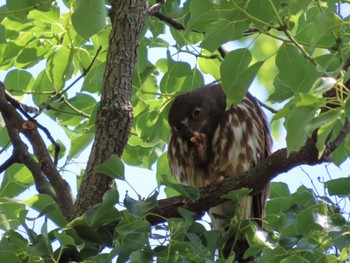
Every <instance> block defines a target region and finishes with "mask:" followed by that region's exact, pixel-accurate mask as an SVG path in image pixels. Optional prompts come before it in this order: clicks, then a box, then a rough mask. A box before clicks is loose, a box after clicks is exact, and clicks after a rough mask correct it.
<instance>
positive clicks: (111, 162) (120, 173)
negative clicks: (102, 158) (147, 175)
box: [96, 154, 125, 180]
mask: <svg viewBox="0 0 350 263" xmlns="http://www.w3.org/2000/svg"><path fill="white" fill-rule="evenodd" d="M96 172H98V173H104V174H106V175H109V176H111V177H113V178H115V179H121V180H124V179H125V177H124V164H123V162H122V161H121V160H120V158H119V157H118V155H115V154H113V155H112V156H111V157H109V158H108V160H107V161H106V162H104V163H103V164H101V165H99V166H98V167H96Z"/></svg>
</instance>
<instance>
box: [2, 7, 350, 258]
mask: <svg viewBox="0 0 350 263" xmlns="http://www.w3.org/2000/svg"><path fill="white" fill-rule="evenodd" d="M154 2H155V1H150V5H151V4H154ZM343 2H344V3H343V5H342V6H341V10H345V9H347V8H349V6H348V5H347V1H343ZM58 4H59V5H58ZM58 4H57V3H56V2H55V1H52V0H31V1H18V0H7V2H6V4H5V5H3V6H2V7H1V8H0V21H1V23H0V69H1V70H3V71H6V77H5V79H4V83H5V86H6V89H7V90H8V91H9V92H10V93H11V94H13V95H14V96H16V97H17V98H20V99H26V102H27V101H29V102H30V103H33V104H34V105H35V106H36V107H37V108H38V113H36V115H35V117H37V116H39V115H46V116H48V117H49V118H51V119H52V120H54V121H56V122H57V124H58V126H59V127H61V128H62V129H63V130H64V132H65V136H66V137H67V138H68V141H69V143H68V144H66V145H65V147H64V148H65V149H67V151H66V152H63V154H61V155H60V162H59V169H60V170H61V171H64V170H66V169H68V170H69V169H70V168H69V164H71V163H73V162H75V161H76V160H77V158H78V157H79V154H80V153H82V152H83V151H85V150H87V149H88V146H89V145H90V142H91V140H92V139H93V137H94V131H95V130H94V127H95V126H94V123H95V119H96V109H97V107H98V100H99V96H100V92H101V86H102V80H103V77H104V76H103V73H104V69H105V66H106V52H107V49H108V37H109V32H110V31H111V25H110V21H109V19H107V18H106V15H107V14H108V12H109V10H108V9H109V8H110V5H108V3H107V4H106V3H105V1H103V0H89V1H82V0H76V1H64V3H61V2H59V1H58ZM63 4H64V5H65V8H63ZM335 5H338V3H337V2H336V1H321V0H318V1H305V0H304V1H301V0H296V1H291V0H266V1H260V0H249V1H236V0H227V1H226V0H218V1H217V0H216V1H214V0H187V1H183V2H182V3H181V4H180V1H178V0H167V1H166V2H165V4H164V5H163V6H162V7H161V9H160V12H161V13H162V14H164V15H166V16H168V17H170V18H172V19H173V20H172V21H177V22H179V23H181V24H182V25H183V26H184V28H185V29H184V30H178V29H175V28H174V27H172V26H171V25H167V24H165V23H164V22H163V21H160V20H159V19H157V18H156V17H154V16H149V17H148V21H147V23H146V25H145V28H144V32H143V35H142V36H141V37H140V46H139V54H138V60H137V64H136V65H135V75H134V80H133V87H132V91H133V95H132V105H133V108H134V120H133V126H132V130H131V136H130V139H129V141H128V145H127V147H126V148H125V151H124V153H123V156H122V158H121V160H122V162H121V161H120V159H119V158H118V157H116V156H113V157H112V158H111V159H110V160H109V161H107V162H106V163H104V164H103V165H101V166H99V167H98V168H97V169H99V170H100V171H102V172H105V173H106V174H108V175H110V176H112V177H113V178H116V179H119V180H123V179H124V166H123V162H124V163H126V164H129V165H134V166H138V167H142V168H151V167H152V166H153V165H154V164H155V163H156V162H157V180H158V183H159V184H160V185H161V184H163V185H166V186H167V188H166V190H165V192H166V193H167V194H168V196H172V195H175V194H176V193H178V192H180V193H182V194H184V195H186V196H188V197H189V198H192V199H195V198H196V196H197V194H198V193H197V192H196V191H195V190H194V189H187V188H184V187H181V186H179V185H176V184H175V183H174V180H173V179H172V178H170V175H169V169H168V167H167V159H166V155H164V154H162V152H163V151H164V149H165V145H166V143H167V141H168V137H169V126H168V124H167V113H168V109H169V105H170V103H171V101H172V100H173V98H174V97H175V96H176V95H177V94H179V93H181V92H185V91H190V90H193V89H195V88H198V87H200V86H201V85H203V84H204V83H205V82H206V83H207V82H209V81H210V80H215V81H220V82H221V83H222V84H223V87H224V89H225V92H226V93H227V96H228V102H229V104H232V103H237V102H239V101H240V100H241V99H242V97H243V96H244V94H245V93H246V92H247V90H248V88H249V86H250V84H251V83H252V81H253V80H254V79H255V78H256V79H257V80H258V81H259V82H260V84H262V85H264V87H265V88H266V91H267V92H268V93H269V98H268V102H269V103H270V105H271V103H274V106H276V107H279V106H280V107H281V109H280V110H278V112H277V113H276V114H275V115H274V116H273V118H272V119H273V121H277V120H280V119H281V120H283V125H284V127H285V129H286V132H287V136H286V143H287V148H288V152H289V153H290V152H292V151H297V150H299V148H300V147H302V146H303V145H304V143H305V141H306V140H307V138H308V137H309V136H311V134H312V133H313V132H314V131H315V129H318V130H317V147H318V150H319V155H320V156H322V154H323V153H324V151H325V149H326V148H325V146H326V142H328V141H329V140H330V141H332V140H334V139H335V138H337V137H338V135H339V133H340V132H341V129H342V127H343V125H344V124H345V122H346V120H347V117H348V116H349V115H350V102H349V100H348V99H347V98H348V96H349V90H348V87H349V85H348V81H349V76H350V75H349V73H348V66H349V57H350V46H349V44H348V43H349V41H350V39H349V35H350V27H349V23H348V19H349V17H347V16H346V15H345V14H342V13H337V12H335V11H334V6H335ZM63 10H64V11H63ZM343 16H344V17H343ZM87 18H88V19H87ZM169 23H170V24H171V22H169ZM165 32H166V33H165ZM224 44H225V47H226V48H227V49H229V50H230V51H229V52H228V53H227V55H226V56H225V57H223V56H222V54H220V52H219V51H218V49H219V48H220V46H222V45H224ZM152 50H156V51H155V52H158V50H162V52H163V51H165V53H166V56H165V57H159V58H158V57H156V58H151V57H150V56H149V54H150V52H152ZM152 54H154V52H153V53H152ZM151 60H152V61H151ZM33 68H35V70H36V72H38V73H37V74H34V71H33V70H32V69H33ZM77 78H81V82H78V84H75V83H73V85H71V84H72V81H74V80H76V79H77ZM74 84H75V85H74ZM331 90H335V95H334V96H331V97H326V96H323V95H324V94H325V92H328V91H331ZM264 91H265V90H264ZM264 91H263V92H264ZM321 109H323V110H321ZM324 109H325V110H324ZM39 122H40V119H39ZM273 127H274V131H273V132H274V133H275V134H276V133H278V132H279V128H280V127H279V126H278V125H274V126H273ZM47 128H48V129H49V127H47ZM0 146H1V153H2V154H3V152H5V153H6V150H8V149H9V148H8V147H9V138H8V135H7V132H6V127H3V126H2V127H1V128H0ZM61 148H62V147H61ZM349 153H350V137H349V136H347V137H346V138H345V140H344V142H343V143H342V144H341V145H340V146H339V147H338V148H337V149H336V150H335V151H334V152H333V153H332V154H331V156H330V157H331V158H332V161H333V162H334V163H335V164H337V165H339V164H341V163H342V162H344V160H345V159H346V158H347V157H348V156H349ZM81 173H83V171H82V172H80V171H78V172H77V174H81ZM77 180H78V181H79V180H80V178H79V177H77ZM33 184H34V180H33V178H32V177H31V175H30V172H29V171H28V169H27V168H26V167H25V166H24V165H21V164H16V165H12V166H11V167H10V168H8V169H7V170H6V172H5V173H4V175H3V179H2V184H1V189H0V200H1V201H0V210H1V212H2V217H1V219H2V220H1V222H0V227H1V228H2V229H3V231H4V232H3V237H2V239H1V241H0V256H1V258H2V259H3V258H4V259H3V260H4V261H5V260H6V259H8V260H10V259H11V262H39V261H42V262H57V261H58V259H60V258H63V257H64V256H65V253H66V252H67V251H68V250H69V249H72V248H75V249H76V250H77V251H79V252H80V257H81V259H82V260H86V262H98V261H103V262H108V261H110V260H112V259H113V258H117V262H124V261H127V260H131V261H132V262H153V261H155V260H157V261H159V262H213V261H215V260H217V262H225V261H224V260H222V259H217V258H216V255H217V254H216V253H217V250H216V248H217V245H218V244H219V240H220V239H221V238H223V235H222V233H220V231H216V230H208V228H206V227H204V225H205V224H204V225H203V224H202V223H201V222H200V221H196V220H195V219H196V218H195V215H194V214H193V213H191V212H190V211H187V210H185V209H180V211H179V213H180V215H181V218H170V219H167V220H166V221H167V223H166V224H162V225H156V226H152V225H151V224H150V223H149V222H148V221H147V220H146V217H147V215H148V213H149V210H150V209H151V208H153V207H155V206H156V205H157V195H158V193H157V192H155V193H153V194H151V195H150V196H149V197H148V198H145V199H142V198H141V197H140V198H139V199H138V200H134V199H132V198H131V197H130V196H128V195H127V196H126V197H125V198H124V201H123V206H124V207H125V208H126V210H124V211H121V210H119V209H117V208H116V207H115V205H116V204H120V201H121V200H120V196H119V193H118V191H117V189H111V190H109V191H107V192H106V193H105V195H104V197H103V203H102V204H99V205H97V206H95V207H93V208H92V209H91V210H90V211H88V212H87V213H86V214H85V215H83V216H81V217H79V218H76V219H74V220H73V221H71V222H67V221H66V220H65V218H64V217H63V216H62V214H61V212H60V211H59V209H58V207H57V205H56V204H55V202H54V200H53V199H52V198H50V197H49V196H46V195H33V196H30V197H29V198H25V200H24V201H22V200H20V199H21V194H23V193H24V192H25V190H26V189H27V188H28V187H30V186H32V185H33ZM349 184H350V182H349V178H341V179H337V180H330V181H328V182H326V183H325V184H324V187H325V189H327V190H328V193H329V194H330V195H332V196H335V197H336V199H334V198H331V197H330V196H329V195H328V194H322V195H318V194H316V193H315V192H314V191H313V190H311V189H308V188H306V187H304V186H301V187H300V188H299V189H298V190H297V191H296V192H295V193H292V194H291V193H290V192H289V189H288V186H287V185H286V184H283V183H272V184H271V194H270V200H269V202H268V204H267V215H266V218H265V220H264V227H263V228H258V227H257V225H256V224H255V223H252V222H248V221H247V222H245V221H244V222H237V220H236V219H235V218H233V219H232V226H233V227H234V228H239V230H240V232H241V233H242V234H243V235H245V236H246V237H247V239H248V241H249V243H250V245H251V246H250V249H249V250H248V251H247V252H246V255H247V256H259V255H262V256H260V257H257V259H256V261H257V262H283V263H287V262H343V261H346V260H348V255H349V253H350V234H349V233H350V229H349V216H348V214H346V211H344V210H343V208H342V207H341V204H342V203H341V202H338V201H334V200H343V199H346V198H349V196H350V190H349V187H348V186H349ZM78 185H79V182H78ZM30 208H32V209H34V210H36V211H38V214H37V215H36V216H35V217H30V216H29V215H28V211H29V210H30ZM40 220H41V221H40ZM35 221H39V222H42V221H43V222H44V223H43V225H42V227H41V230H38V231H37V230H36V229H35V230H33V229H32V228H31V227H29V223H30V222H35ZM116 222H117V223H116ZM110 223H114V224H116V225H114V229H113V231H110V229H108V228H107V225H108V224H110ZM52 224H54V226H53V227H52ZM57 241H58V242H57ZM104 246H107V247H109V248H111V249H110V250H108V251H103V252H100V248H102V247H104ZM227 262H229V261H227Z"/></svg>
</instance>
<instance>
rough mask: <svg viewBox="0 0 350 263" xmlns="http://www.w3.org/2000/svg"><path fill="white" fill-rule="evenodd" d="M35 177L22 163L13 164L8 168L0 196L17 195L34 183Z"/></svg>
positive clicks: (0, 189)
mask: <svg viewBox="0 0 350 263" xmlns="http://www.w3.org/2000/svg"><path fill="white" fill-rule="evenodd" d="M33 183H34V178H33V176H32V174H31V172H30V171H29V170H28V168H27V167H26V166H24V165H22V164H13V165H11V166H10V167H9V168H8V169H6V172H5V175H4V177H3V181H2V183H1V188H0V196H3V197H9V198H11V197H15V196H17V195H18V194H20V193H22V192H24V191H25V190H27V189H28V187H29V186H31V185H33Z"/></svg>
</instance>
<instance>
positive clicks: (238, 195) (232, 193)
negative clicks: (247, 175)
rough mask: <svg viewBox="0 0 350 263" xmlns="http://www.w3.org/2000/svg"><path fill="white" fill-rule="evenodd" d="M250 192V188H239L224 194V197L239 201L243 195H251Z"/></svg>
mask: <svg viewBox="0 0 350 263" xmlns="http://www.w3.org/2000/svg"><path fill="white" fill-rule="evenodd" d="M250 192H251V190H250V189H248V188H241V189H238V190H233V191H230V192H228V193H227V194H225V195H223V196H222V197H223V198H226V199H230V200H232V201H239V200H240V199H242V198H243V197H245V196H247V195H249V193H250Z"/></svg>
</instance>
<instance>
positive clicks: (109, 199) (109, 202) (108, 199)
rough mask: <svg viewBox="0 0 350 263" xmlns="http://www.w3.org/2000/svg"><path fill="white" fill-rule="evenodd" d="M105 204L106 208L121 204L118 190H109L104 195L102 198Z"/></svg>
mask: <svg viewBox="0 0 350 263" xmlns="http://www.w3.org/2000/svg"><path fill="white" fill-rule="evenodd" d="M102 201H103V204H104V205H105V206H108V207H111V206H114V205H115V204H117V203H118V202H119V192H118V190H117V189H109V190H108V191H107V192H105V193H104V194H103V197H102Z"/></svg>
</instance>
